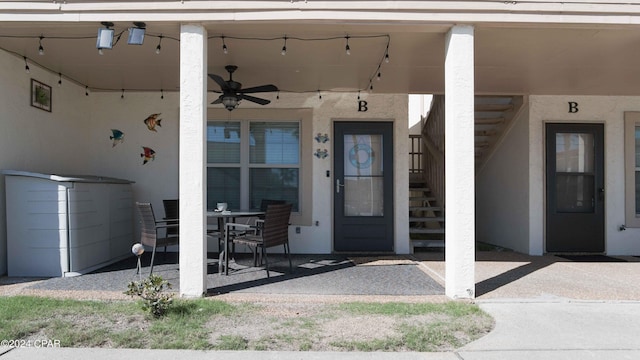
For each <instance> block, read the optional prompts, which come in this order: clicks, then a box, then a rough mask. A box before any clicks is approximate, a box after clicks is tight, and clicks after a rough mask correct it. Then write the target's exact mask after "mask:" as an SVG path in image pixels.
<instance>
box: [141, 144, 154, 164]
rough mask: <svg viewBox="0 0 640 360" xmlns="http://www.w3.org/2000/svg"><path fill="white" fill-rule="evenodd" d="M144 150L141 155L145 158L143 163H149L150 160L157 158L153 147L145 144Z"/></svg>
mask: <svg viewBox="0 0 640 360" xmlns="http://www.w3.org/2000/svg"><path fill="white" fill-rule="evenodd" d="M142 151H143V153H142V154H140V157H142V158H144V160H143V161H142V165H144V164H146V163H148V162H149V161H150V160H155V159H156V152H155V151H153V149H152V148H150V147H146V146H143V147H142Z"/></svg>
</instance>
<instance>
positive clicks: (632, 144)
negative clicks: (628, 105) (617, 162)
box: [624, 111, 640, 228]
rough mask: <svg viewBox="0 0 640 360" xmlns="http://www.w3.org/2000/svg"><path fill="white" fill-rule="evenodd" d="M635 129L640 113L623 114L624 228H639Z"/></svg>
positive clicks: (629, 112)
mask: <svg viewBox="0 0 640 360" xmlns="http://www.w3.org/2000/svg"><path fill="white" fill-rule="evenodd" d="M636 127H640V112H638V111H628V112H625V113H624V183H625V186H624V187H625V209H624V213H625V226H626V227H630V228H636V227H637V228H640V213H638V214H637V213H636V179H635V176H636V137H635V133H636Z"/></svg>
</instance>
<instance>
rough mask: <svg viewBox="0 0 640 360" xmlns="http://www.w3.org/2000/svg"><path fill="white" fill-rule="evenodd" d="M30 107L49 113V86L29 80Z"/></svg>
mask: <svg viewBox="0 0 640 360" xmlns="http://www.w3.org/2000/svg"><path fill="white" fill-rule="evenodd" d="M31 106H33V107H37V108H38V109H41V110H44V111H48V112H51V86H49V85H46V84H43V83H41V82H40V81H38V80H35V79H31Z"/></svg>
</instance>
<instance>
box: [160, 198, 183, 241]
mask: <svg viewBox="0 0 640 360" xmlns="http://www.w3.org/2000/svg"><path fill="white" fill-rule="evenodd" d="M162 204H163V205H164V220H166V221H167V225H173V224H176V225H177V224H178V219H180V216H179V214H180V212H179V203H178V199H166V200H162ZM174 219H175V221H173V220H174ZM179 233H180V228H179V227H178V226H175V227H168V228H167V234H166V235H167V236H178V234H179Z"/></svg>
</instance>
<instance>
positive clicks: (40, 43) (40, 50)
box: [38, 35, 44, 56]
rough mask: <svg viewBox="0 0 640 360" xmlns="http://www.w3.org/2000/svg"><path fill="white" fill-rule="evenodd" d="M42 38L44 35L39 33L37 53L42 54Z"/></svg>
mask: <svg viewBox="0 0 640 360" xmlns="http://www.w3.org/2000/svg"><path fill="white" fill-rule="evenodd" d="M42 39H44V36H42V35H40V40H39V41H38V43H39V46H38V55H41V56H42V55H44V48H43V47H42Z"/></svg>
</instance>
